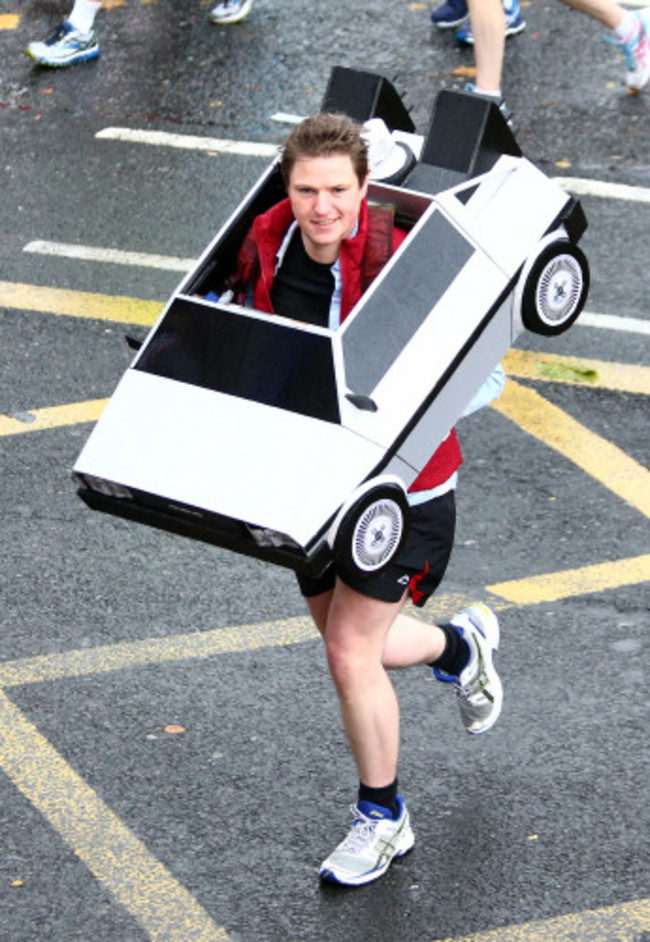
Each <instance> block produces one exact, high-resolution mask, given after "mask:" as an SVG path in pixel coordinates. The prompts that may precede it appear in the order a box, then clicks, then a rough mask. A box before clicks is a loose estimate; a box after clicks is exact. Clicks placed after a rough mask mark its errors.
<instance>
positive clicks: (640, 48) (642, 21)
mask: <svg viewBox="0 0 650 942" xmlns="http://www.w3.org/2000/svg"><path fill="white" fill-rule="evenodd" d="M634 15H635V16H636V18H637V20H638V24H639V29H638V32H637V34H636V36H635V37H634V38H633V39H631V40H629V42H621V41H620V40H617V39H612V38H611V37H610V36H605V39H607V40H609V41H610V42H613V43H614V44H615V45H616V46H617V47H618V48H619V49H620V51H621V52H622V53H623V56H624V57H625V68H626V69H627V75H626V77H625V81H626V84H627V87H628V91H629V92H630V93H631V94H632V95H636V94H637V93H638V92H640V91H641V89H642V88H645V86H646V85H647V84H648V80H650V7H646V8H645V10H634Z"/></svg>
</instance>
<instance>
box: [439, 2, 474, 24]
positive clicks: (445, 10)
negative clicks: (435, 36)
mask: <svg viewBox="0 0 650 942" xmlns="http://www.w3.org/2000/svg"><path fill="white" fill-rule="evenodd" d="M468 16H469V10H468V9H467V0H444V3H441V4H440V6H439V7H436V8H435V10H434V11H433V13H432V14H431V22H432V23H433V25H434V26H437V28H438V29H453V28H454V27H455V26H460V25H461V23H464V22H465V20H466V19H467V17H468Z"/></svg>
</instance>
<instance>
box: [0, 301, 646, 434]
mask: <svg viewBox="0 0 650 942" xmlns="http://www.w3.org/2000/svg"><path fill="white" fill-rule="evenodd" d="M0 290H1V289H0ZM94 297H100V296H99V295H95V296H94ZM134 303H138V302H134ZM147 303H150V302H147ZM504 366H505V368H506V372H507V373H508V374H509V375H510V376H517V377H519V378H522V379H534V380H543V381H546V382H556V383H565V384H566V383H569V384H572V385H588V386H592V387H594V388H598V389H611V390H615V391H619V392H628V393H638V394H640V395H646V396H649V395H650V367H647V366H635V365H633V364H632V365H631V364H627V363H608V362H606V361H604V360H581V359H578V358H576V357H563V356H560V355H558V354H550V353H532V352H530V351H526V350H511V351H510V352H509V353H508V354H507V355H506V357H505V358H504ZM590 377H593V378H590ZM107 402H108V400H107V399H91V400H88V401H87V402H71V403H67V404H64V405H60V406H49V407H46V408H43V409H30V410H28V411H26V412H25V413H24V417H23V418H20V419H18V418H12V417H11V416H2V415H0V438H2V436H4V435H20V434H22V433H24V432H42V431H44V430H46V429H53V428H58V427H59V426H62V425H76V424H77V423H82V422H96V421H97V419H98V418H99V416H100V415H101V413H102V410H103V409H104V407H105V405H106V403H107Z"/></svg>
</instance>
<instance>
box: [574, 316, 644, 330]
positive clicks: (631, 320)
mask: <svg viewBox="0 0 650 942" xmlns="http://www.w3.org/2000/svg"><path fill="white" fill-rule="evenodd" d="M576 324H577V325H578V326H579V327H600V328H603V329H604V330H621V331H624V332H625V333H628V334H647V335H648V336H650V320H648V321H644V320H643V319H642V318H640V317H621V316H620V315H619V314H590V313H588V312H587V311H583V313H582V314H581V315H580V317H579V318H578V320H577V321H576Z"/></svg>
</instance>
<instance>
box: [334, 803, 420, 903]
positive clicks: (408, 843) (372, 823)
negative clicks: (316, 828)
mask: <svg viewBox="0 0 650 942" xmlns="http://www.w3.org/2000/svg"><path fill="white" fill-rule="evenodd" d="M397 804H398V806H399V817H398V818H397V820H396V821H394V820H393V818H391V816H390V812H389V811H388V810H387V809H386V808H381V807H380V806H379V805H373V804H372V802H370V801H360V802H359V804H358V805H353V806H352V808H351V809H350V810H351V811H352V814H353V816H354V821H353V822H352V828H351V829H350V831H349V833H348V836H347V837H346V838H345V840H343V841H341V843H340V844H339V845H338V847H337V848H336V849H335V850H334V851H332V853H331V854H330V855H329V857H328V858H327V859H326V860H324V861H323V863H322V864H321V868H320V877H321V880H326V881H328V882H329V883H342V884H343V885H344V886H361V885H362V884H364V883H370V882H371V881H372V880H376V879H377V878H378V877H380V876H381V875H382V874H384V873H386V871H387V870H388V867H389V866H390V863H391V861H392V860H393V859H394V858H395V857H401V856H402V855H403V854H406V853H407V852H408V851H409V850H410V849H411V848H412V847H413V844H414V843H415V837H414V836H413V831H412V830H411V825H410V822H409V813H408V811H407V810H406V805H405V804H404V800H403V799H402V798H401V797H400V796H399V795H398V797H397Z"/></svg>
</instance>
